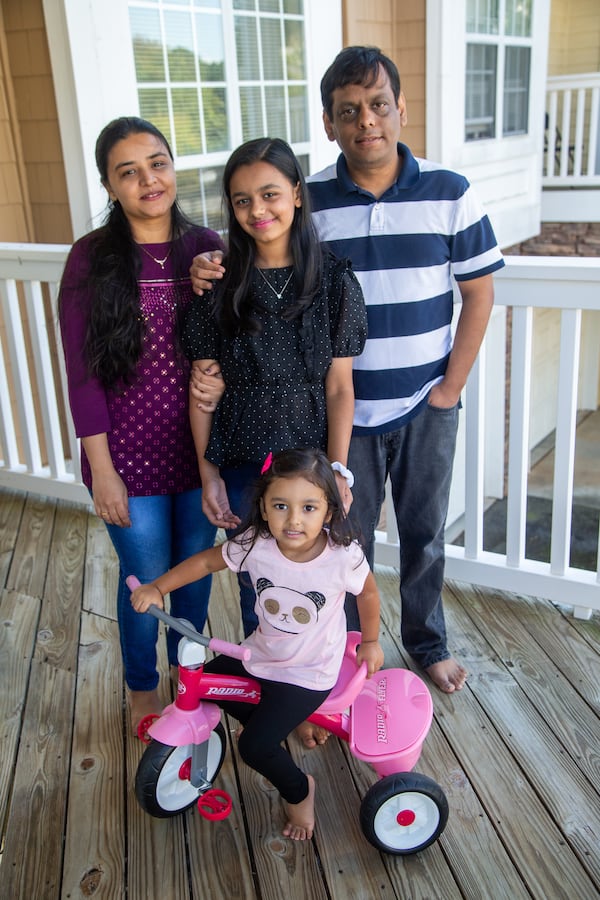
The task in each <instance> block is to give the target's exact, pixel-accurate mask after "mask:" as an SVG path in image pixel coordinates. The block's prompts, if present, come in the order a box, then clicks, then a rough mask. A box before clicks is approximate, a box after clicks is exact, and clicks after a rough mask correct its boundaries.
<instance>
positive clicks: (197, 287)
mask: <svg viewBox="0 0 600 900" xmlns="http://www.w3.org/2000/svg"><path fill="white" fill-rule="evenodd" d="M222 259H223V251H222V250H210V251H208V252H206V253H199V254H198V256H195V257H194V259H193V260H192V265H191V266H190V277H191V279H192V288H193V290H194V293H195V294H198V296H199V297H201V296H202V294H203V293H204V291H211V290H212V289H213V287H214V283H215V281H219V280H220V279H221V278H222V277H223V275H224V274H225V269H224V268H223V266H222V265H221V260H222Z"/></svg>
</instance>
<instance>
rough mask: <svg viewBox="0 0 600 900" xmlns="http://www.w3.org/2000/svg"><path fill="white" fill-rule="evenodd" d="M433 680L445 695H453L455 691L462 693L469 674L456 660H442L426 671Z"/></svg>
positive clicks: (452, 658) (451, 658)
mask: <svg viewBox="0 0 600 900" xmlns="http://www.w3.org/2000/svg"><path fill="white" fill-rule="evenodd" d="M425 671H426V672H427V674H428V675H429V677H430V678H431V680H432V681H433V683H434V684H435V685H437V687H439V689H440V690H441V691H444V693H445V694H452V693H454V691H460V690H461V689H462V688H463V687H464V684H465V681H466V680H467V675H468V674H469V673H468V672H467V670H466V669H465V668H464V666H461V664H460V663H459V662H458V660H457V659H454V657H453V656H451V657H449V659H442V660H441V661H440V662H437V663H434V664H433V665H432V666H429V667H428V668H427V669H425Z"/></svg>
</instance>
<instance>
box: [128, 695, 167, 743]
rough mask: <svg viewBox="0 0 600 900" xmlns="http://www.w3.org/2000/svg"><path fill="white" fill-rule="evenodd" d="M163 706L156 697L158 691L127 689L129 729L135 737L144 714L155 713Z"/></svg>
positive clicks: (160, 710)
mask: <svg viewBox="0 0 600 900" xmlns="http://www.w3.org/2000/svg"><path fill="white" fill-rule="evenodd" d="M162 709H163V706H162V703H161V702H160V700H159V699H158V691H157V690H156V689H155V690H153V691H131V690H130V691H129V714H130V716H131V730H132V731H133V734H134V735H135V736H136V737H137V729H138V725H139V724H140V722H141V721H142V719H145V718H146V716H151V715H157V716H159V715H160V714H161V712H162Z"/></svg>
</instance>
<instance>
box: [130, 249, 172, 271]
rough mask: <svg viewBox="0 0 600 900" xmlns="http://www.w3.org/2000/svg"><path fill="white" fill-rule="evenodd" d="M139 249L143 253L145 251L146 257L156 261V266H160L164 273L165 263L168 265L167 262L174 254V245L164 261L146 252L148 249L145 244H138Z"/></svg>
mask: <svg viewBox="0 0 600 900" xmlns="http://www.w3.org/2000/svg"><path fill="white" fill-rule="evenodd" d="M138 247H139V248H140V250H143V251H144V253H145V254H146V256H149V257H150V259H152V260H154V262H155V263H156V265H157V266H160V267H161V269H162V270H163V271H164V268H165V263H166V261H167V260H168V258H169V257H170V255H171V253H172V252H173V245H172V244H171V246H170V247H169V251H168V253H167V255H166V256H163V258H162V259H157V258H156V256H153V255H152V254H151V253H150V251H149V250H146V248H145V247H144V245H143V244H138Z"/></svg>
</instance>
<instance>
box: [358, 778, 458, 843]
mask: <svg viewBox="0 0 600 900" xmlns="http://www.w3.org/2000/svg"><path fill="white" fill-rule="evenodd" d="M447 821H448V801H447V800H446V795H445V794H444V792H443V790H442V789H441V787H440V786H439V784H436V782H435V781H433V780H432V779H431V778H428V777H427V776H426V775H420V774H418V773H415V772H400V773H398V774H395V775H387V776H386V777H385V778H382V779H381V781H377V782H376V783H375V784H374V785H373V786H372V787H371V788H370V789H369V790H368V791H367V793H366V794H365V796H364V797H363V801H362V803H361V807H360V825H361V828H362V830H363V834H364V835H365V837H366V838H367V840H368V841H370V843H371V844H373V846H374V847H377V849H378V850H382V851H383V852H384V853H393V854H396V855H407V854H409V853H417V852H418V851H419V850H424V849H425V847H428V846H429V845H430V844H433V842H434V841H436V840H437V839H438V837H439V836H440V834H441V833H442V831H443V830H444V828H445V827H446V822H447Z"/></svg>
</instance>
